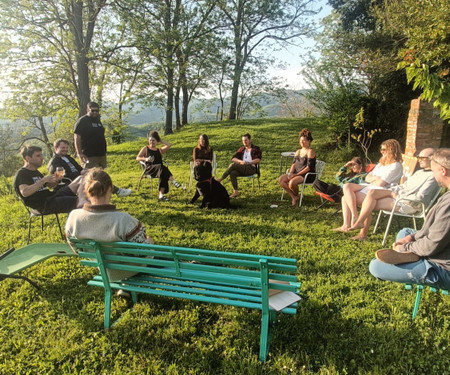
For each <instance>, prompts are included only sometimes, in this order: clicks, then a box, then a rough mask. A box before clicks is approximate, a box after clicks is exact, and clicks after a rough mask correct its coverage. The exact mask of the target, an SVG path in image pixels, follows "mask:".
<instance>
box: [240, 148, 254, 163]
mask: <svg viewBox="0 0 450 375" xmlns="http://www.w3.org/2000/svg"><path fill="white" fill-rule="evenodd" d="M242 160H244V162H246V163H251V162H252V161H253V159H252V154H251V151H247V150H245V151H244V157H243V158H242Z"/></svg>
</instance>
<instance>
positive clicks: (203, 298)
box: [88, 280, 297, 315]
mask: <svg viewBox="0 0 450 375" xmlns="http://www.w3.org/2000/svg"><path fill="white" fill-rule="evenodd" d="M88 285H91V286H98V287H104V285H103V282H102V281H101V280H99V281H97V280H91V281H89V282H88ZM110 286H111V288H113V289H123V290H127V291H130V292H136V293H144V294H152V295H158V296H164V297H172V298H181V299H189V300H192V301H199V302H209V303H216V304H222V305H229V306H236V307H245V308H249V309H257V310H262V304H261V302H259V303H258V302H252V301H245V300H241V299H231V298H218V297H214V296H210V295H205V294H195V293H192V291H193V289H191V291H190V293H183V292H177V291H176V290H177V289H175V291H172V290H162V289H159V288H154V287H153V286H152V285H151V284H149V285H146V286H145V288H144V287H140V286H138V285H132V284H130V283H110ZM292 306H294V307H286V308H284V309H283V310H281V311H282V312H283V313H285V314H290V315H295V314H296V313H297V309H296V306H297V304H293V305H292Z"/></svg>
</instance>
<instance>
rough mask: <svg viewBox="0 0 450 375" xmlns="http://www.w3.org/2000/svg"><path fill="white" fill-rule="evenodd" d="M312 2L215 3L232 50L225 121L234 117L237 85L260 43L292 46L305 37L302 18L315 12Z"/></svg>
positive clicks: (228, 0)
mask: <svg viewBox="0 0 450 375" xmlns="http://www.w3.org/2000/svg"><path fill="white" fill-rule="evenodd" d="M311 3H313V1H312V0H259V1H254V0H220V1H219V2H218V4H219V6H220V9H221V10H222V12H223V14H224V15H225V18H226V20H227V22H228V25H229V28H230V34H231V37H230V38H231V41H232V45H233V47H234V59H233V88H232V91H231V103H230V113H229V119H230V120H235V119H236V117H237V106H238V96H239V86H240V83H241V77H242V74H243V73H244V69H245V66H246V65H247V63H248V62H249V59H250V58H251V57H252V56H253V57H255V58H256V57H257V56H256V52H257V49H258V47H260V46H261V45H262V44H263V43H279V44H286V43H292V42H294V41H295V40H296V39H297V38H299V37H301V36H304V35H308V33H310V32H311V26H310V24H309V23H308V22H307V21H306V19H305V17H306V16H311V15H314V14H316V13H317V12H315V11H313V10H311V9H310V5H311Z"/></svg>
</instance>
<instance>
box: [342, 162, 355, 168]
mask: <svg viewBox="0 0 450 375" xmlns="http://www.w3.org/2000/svg"><path fill="white" fill-rule="evenodd" d="M352 166H353V162H352V161H351V160H350V161H348V162H347V163H346V164H345V166H344V167H345V168H351V167H352Z"/></svg>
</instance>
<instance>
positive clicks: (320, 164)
mask: <svg viewBox="0 0 450 375" xmlns="http://www.w3.org/2000/svg"><path fill="white" fill-rule="evenodd" d="M324 168H325V162H324V161H323V160H316V171H315V172H308V173H307V174H305V176H304V179H303V183H302V187H301V188H300V200H299V201H298V206H299V207H301V206H302V201H303V192H304V191H305V187H306V186H312V185H313V184H314V181H316V180H320V178H321V177H322V173H323V169H324ZM287 172H288V170H287V171H286V173H287ZM312 175H314V176H315V178H314V181H312V182H308V183H307V182H306V181H307V180H308V177H309V176H312ZM283 198H284V189H283V192H282V193H281V200H283Z"/></svg>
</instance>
